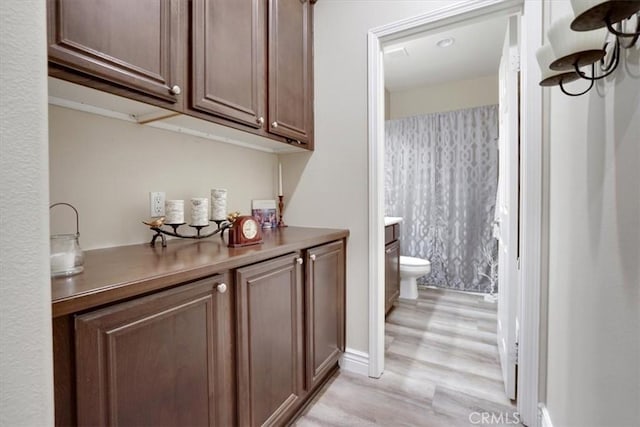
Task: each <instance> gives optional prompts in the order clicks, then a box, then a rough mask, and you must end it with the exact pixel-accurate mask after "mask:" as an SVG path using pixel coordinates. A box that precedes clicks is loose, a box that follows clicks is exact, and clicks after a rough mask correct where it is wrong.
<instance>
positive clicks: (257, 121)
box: [256, 117, 264, 126]
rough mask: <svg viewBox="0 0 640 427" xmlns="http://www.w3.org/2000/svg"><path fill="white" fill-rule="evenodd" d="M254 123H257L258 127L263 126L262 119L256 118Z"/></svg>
mask: <svg viewBox="0 0 640 427" xmlns="http://www.w3.org/2000/svg"><path fill="white" fill-rule="evenodd" d="M256 123H258V124H259V125H260V126H262V125H263V124H264V117H258V118H257V119H256Z"/></svg>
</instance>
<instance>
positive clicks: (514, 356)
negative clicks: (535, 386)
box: [509, 342, 518, 365]
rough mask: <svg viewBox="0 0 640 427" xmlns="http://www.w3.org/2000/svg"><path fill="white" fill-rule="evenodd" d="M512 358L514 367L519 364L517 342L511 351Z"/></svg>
mask: <svg viewBox="0 0 640 427" xmlns="http://www.w3.org/2000/svg"><path fill="white" fill-rule="evenodd" d="M509 356H510V357H511V362H512V363H513V364H514V365H517V364H518V343H517V342H515V343H514V344H513V348H512V349H511V354H510V355H509Z"/></svg>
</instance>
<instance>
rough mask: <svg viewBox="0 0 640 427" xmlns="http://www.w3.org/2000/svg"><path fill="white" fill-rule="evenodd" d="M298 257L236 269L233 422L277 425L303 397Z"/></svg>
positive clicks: (287, 416)
mask: <svg viewBox="0 0 640 427" xmlns="http://www.w3.org/2000/svg"><path fill="white" fill-rule="evenodd" d="M297 258H298V255H297V254H293V255H287V256H284V257H280V258H277V259H275V260H271V261H265V262H262V263H259V264H256V265H253V266H250V267H245V268H241V269H239V270H237V272H236V283H237V286H238V287H237V291H238V294H237V312H238V331H237V336H238V340H237V343H238V350H237V351H238V374H239V375H238V378H239V384H238V408H239V415H238V421H239V424H240V425H243V426H261V425H281V424H283V423H284V422H285V421H286V420H287V419H288V418H289V417H290V416H291V415H292V414H293V411H294V410H295V409H296V406H297V405H298V404H299V403H300V399H301V396H302V394H303V369H304V360H303V354H304V353H303V348H302V333H303V326H302V325H303V323H302V281H301V280H302V278H301V267H300V265H299V264H298V263H297V262H296V259H297Z"/></svg>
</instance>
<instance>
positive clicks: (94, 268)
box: [51, 227, 349, 317]
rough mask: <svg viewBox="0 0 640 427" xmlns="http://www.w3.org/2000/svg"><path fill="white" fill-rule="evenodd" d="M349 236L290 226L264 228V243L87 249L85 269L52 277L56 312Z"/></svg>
mask: <svg viewBox="0 0 640 427" xmlns="http://www.w3.org/2000/svg"><path fill="white" fill-rule="evenodd" d="M348 235H349V231H348V230H335V229H326V228H302V227H287V228H283V229H276V230H264V232H263V239H264V243H263V244H261V245H254V246H247V247H243V248H228V247H227V246H226V244H225V243H224V242H222V241H221V239H220V238H218V237H217V236H213V237H210V238H208V239H203V240H180V239H178V240H169V241H168V242H167V247H166V248H163V247H162V245H161V243H160V241H159V240H158V241H157V242H156V245H155V247H151V246H150V245H149V244H148V243H144V244H138V245H130V246H119V247H114V248H107V249H95V250H90V251H86V252H85V253H84V256H85V258H84V272H82V273H80V274H77V275H75V276H71V277H66V278H53V279H51V288H52V289H51V290H52V292H51V294H52V298H51V299H52V302H51V304H52V306H51V308H52V316H53V317H58V316H62V315H65V314H69V313H75V312H79V311H83V310H87V309H90V308H93V307H97V306H100V305H103V304H107V303H110V302H114V301H118V300H122V299H126V298H130V297H133V296H136V295H141V294H144V293H147V292H150V291H156V290H159V289H162V288H165V287H170V286H173V285H177V284H180V283H183V282H187V281H191V280H196V279H199V278H203V277H206V276H210V275H212V274H216V273H219V272H223V271H225V270H230V269H234V268H238V267H242V266H245V265H249V264H253V263H255V262H259V261H263V260H266V259H269V258H274V257H277V256H280V255H284V254H287V253H290V252H294V251H297V250H300V249H305V248H310V247H313V246H317V245H320V244H323V243H326V242H331V241H334V240H338V239H342V238H345V237H347V236H348ZM149 239H151V233H150V234H149Z"/></svg>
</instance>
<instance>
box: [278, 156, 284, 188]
mask: <svg viewBox="0 0 640 427" xmlns="http://www.w3.org/2000/svg"><path fill="white" fill-rule="evenodd" d="M282 194H283V193H282V163H278V196H282Z"/></svg>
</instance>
